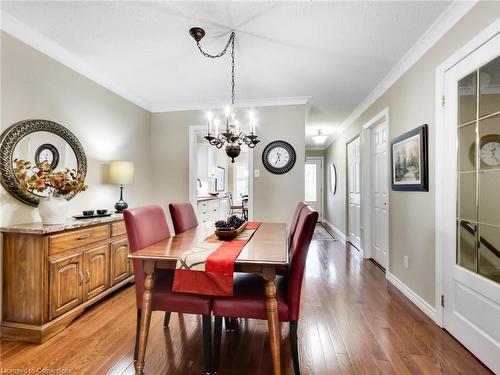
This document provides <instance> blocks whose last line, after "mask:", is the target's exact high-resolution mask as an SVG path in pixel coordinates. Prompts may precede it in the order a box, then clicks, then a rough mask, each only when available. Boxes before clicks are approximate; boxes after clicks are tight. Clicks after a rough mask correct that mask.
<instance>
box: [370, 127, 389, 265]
mask: <svg viewBox="0 0 500 375" xmlns="http://www.w3.org/2000/svg"><path fill="white" fill-rule="evenodd" d="M387 146H388V140H387V122H386V121H384V122H383V123H381V124H380V125H377V126H376V127H374V128H372V129H371V162H372V181H371V187H372V199H371V202H372V203H371V204H372V209H371V212H372V220H371V228H372V233H371V242H372V243H371V247H370V248H371V256H372V258H373V259H374V260H375V261H376V262H377V263H378V264H380V265H381V266H382V267H384V268H385V269H387V265H388V262H389V259H388V249H389V212H388V207H387V204H388V202H389V194H388V190H389V178H388V174H387V173H388V169H389V159H388V154H387Z"/></svg>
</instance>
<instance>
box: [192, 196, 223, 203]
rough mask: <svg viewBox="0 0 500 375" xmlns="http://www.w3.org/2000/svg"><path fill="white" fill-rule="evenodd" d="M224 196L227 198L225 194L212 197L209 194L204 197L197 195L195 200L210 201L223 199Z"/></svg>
mask: <svg viewBox="0 0 500 375" xmlns="http://www.w3.org/2000/svg"><path fill="white" fill-rule="evenodd" d="M224 198H227V195H217V196H215V197H213V196H211V195H207V196H204V197H198V198H196V201H197V202H203V201H210V200H213V199H224Z"/></svg>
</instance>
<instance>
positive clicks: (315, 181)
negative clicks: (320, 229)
mask: <svg viewBox="0 0 500 375" xmlns="http://www.w3.org/2000/svg"><path fill="white" fill-rule="evenodd" d="M323 162H324V158H323V157H322V156H308V157H306V163H305V166H304V168H305V170H304V183H305V186H304V193H305V195H304V201H305V202H306V203H307V204H308V205H309V206H310V207H311V208H313V209H314V210H316V211H318V220H319V221H322V220H323Z"/></svg>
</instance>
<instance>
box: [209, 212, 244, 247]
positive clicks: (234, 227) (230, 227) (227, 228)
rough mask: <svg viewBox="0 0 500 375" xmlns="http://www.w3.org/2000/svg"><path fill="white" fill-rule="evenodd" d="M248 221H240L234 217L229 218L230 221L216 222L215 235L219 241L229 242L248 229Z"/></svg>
mask: <svg viewBox="0 0 500 375" xmlns="http://www.w3.org/2000/svg"><path fill="white" fill-rule="evenodd" d="M247 224H248V221H245V220H243V219H240V218H239V217H238V216H236V215H233V216H231V217H229V219H227V220H226V221H225V220H219V221H216V222H215V235H216V236H217V238H218V239H219V240H222V241H229V240H232V239H234V238H236V236H238V234H240V233H241V232H243V231H244V230H245V228H246V227H247Z"/></svg>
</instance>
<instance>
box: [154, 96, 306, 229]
mask: <svg viewBox="0 0 500 375" xmlns="http://www.w3.org/2000/svg"><path fill="white" fill-rule="evenodd" d="M256 112H257V115H258V118H259V124H260V125H259V127H258V129H257V133H258V135H259V138H260V140H261V142H260V143H259V144H258V145H257V147H256V148H255V149H254V152H253V163H254V169H259V170H260V177H256V178H254V183H253V184H254V185H253V191H254V217H255V219H258V220H263V221H280V222H288V221H290V220H291V217H292V216H293V210H294V206H295V204H296V202H298V201H299V200H301V199H303V196H304V187H303V185H304V168H303V167H302V165H303V161H304V157H305V154H304V150H305V133H304V127H305V106H303V105H293V106H276V107H259V108H258V109H257V110H256ZM205 122H206V115H205V112H204V111H179V112H163V113H153V114H152V121H151V152H152V167H153V170H155V171H161V173H157V174H156V175H155V189H154V192H153V199H154V200H155V202H158V203H160V204H162V205H163V206H165V207H166V206H167V205H168V203H169V202H172V201H185V200H188V199H189V196H188V195H189V182H188V179H189V145H188V143H189V126H192V125H203V124H204V123H205ZM278 139H282V140H285V141H288V142H289V143H290V144H292V146H293V147H294V148H295V151H296V153H297V163H296V165H295V166H294V168H293V169H292V170H291V171H290V172H288V173H286V174H284V175H274V174H271V173H269V172H268V171H267V170H266V169H265V168H264V166H263V165H262V150H263V149H264V147H265V145H267V144H268V143H269V142H271V141H274V140H278ZM292 202H293V204H292Z"/></svg>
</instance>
